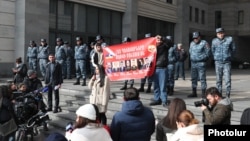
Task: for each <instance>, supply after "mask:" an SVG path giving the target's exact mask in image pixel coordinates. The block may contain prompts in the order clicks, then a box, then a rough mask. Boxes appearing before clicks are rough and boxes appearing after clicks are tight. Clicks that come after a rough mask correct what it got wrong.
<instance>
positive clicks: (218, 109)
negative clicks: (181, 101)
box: [204, 98, 233, 125]
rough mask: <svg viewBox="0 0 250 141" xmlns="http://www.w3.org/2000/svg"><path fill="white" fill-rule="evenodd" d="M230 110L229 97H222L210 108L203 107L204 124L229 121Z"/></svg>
mask: <svg viewBox="0 0 250 141" xmlns="http://www.w3.org/2000/svg"><path fill="white" fill-rule="evenodd" d="M231 111H233V104H232V102H231V100H230V99H229V98H224V99H222V100H221V101H219V102H218V103H217V104H216V105H215V106H214V107H213V108H212V110H208V109H205V110H204V114H205V124H206V125H221V124H230V123H231Z"/></svg>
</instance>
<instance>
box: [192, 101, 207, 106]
mask: <svg viewBox="0 0 250 141" xmlns="http://www.w3.org/2000/svg"><path fill="white" fill-rule="evenodd" d="M201 105H205V106H208V105H209V102H208V100H207V99H202V100H200V101H195V102H194V106H195V107H200V106H201Z"/></svg>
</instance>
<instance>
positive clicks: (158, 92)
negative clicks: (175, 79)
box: [150, 35, 169, 107]
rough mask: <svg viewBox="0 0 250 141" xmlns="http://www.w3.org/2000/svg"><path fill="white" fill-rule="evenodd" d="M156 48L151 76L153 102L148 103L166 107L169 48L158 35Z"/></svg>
mask: <svg viewBox="0 0 250 141" xmlns="http://www.w3.org/2000/svg"><path fill="white" fill-rule="evenodd" d="M156 46H157V55H156V66H155V72H154V74H153V82H154V101H152V102H151V103H150V105H151V106H153V105H161V104H162V106H164V107H166V106H167V104H168V103H167V91H166V83H167V80H168V69H167V64H168V50H169V47H168V46H166V44H164V43H163V38H162V36H160V35H157V36H156Z"/></svg>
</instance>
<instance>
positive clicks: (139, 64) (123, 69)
mask: <svg viewBox="0 0 250 141" xmlns="http://www.w3.org/2000/svg"><path fill="white" fill-rule="evenodd" d="M103 55H104V67H105V71H106V73H107V75H108V77H109V79H110V80H111V81H117V80H129V79H140V78H144V77H145V76H151V75H152V74H153V73H154V70H155V63H156V62H155V60H156V39H155V38H154V37H151V38H146V39H142V40H138V41H133V42H128V43H123V44H118V45H112V46H109V47H105V48H103Z"/></svg>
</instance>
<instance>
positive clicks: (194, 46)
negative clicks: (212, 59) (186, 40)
mask: <svg viewBox="0 0 250 141" xmlns="http://www.w3.org/2000/svg"><path fill="white" fill-rule="evenodd" d="M189 54H190V60H191V61H192V62H206V61H207V60H208V59H209V56H210V47H209V45H208V43H207V41H205V40H201V41H200V42H199V43H195V42H194V41H192V42H191V43H190V48H189Z"/></svg>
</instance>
